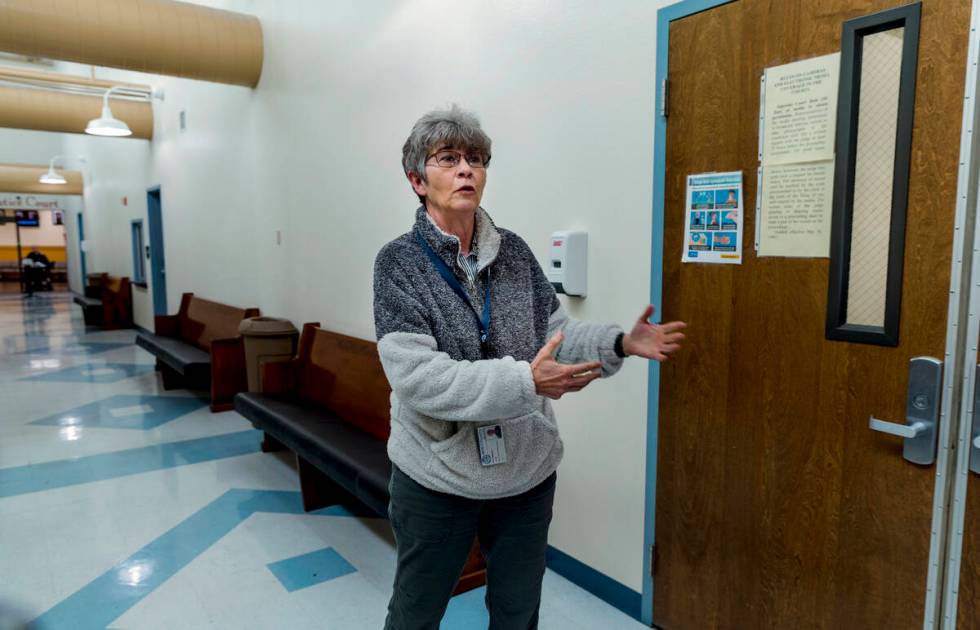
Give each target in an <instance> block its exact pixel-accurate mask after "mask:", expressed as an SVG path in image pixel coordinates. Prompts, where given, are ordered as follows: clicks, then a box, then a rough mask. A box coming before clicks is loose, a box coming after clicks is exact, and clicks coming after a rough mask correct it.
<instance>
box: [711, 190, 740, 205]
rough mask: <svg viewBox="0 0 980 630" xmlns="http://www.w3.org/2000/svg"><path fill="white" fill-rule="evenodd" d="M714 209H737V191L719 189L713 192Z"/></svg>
mask: <svg viewBox="0 0 980 630" xmlns="http://www.w3.org/2000/svg"><path fill="white" fill-rule="evenodd" d="M715 207H716V208H737V207H738V189H737V188H719V189H717V190H715Z"/></svg>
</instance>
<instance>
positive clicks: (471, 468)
mask: <svg viewBox="0 0 980 630" xmlns="http://www.w3.org/2000/svg"><path fill="white" fill-rule="evenodd" d="M416 233H417V234H419V235H421V236H422V238H424V239H425V241H426V242H427V243H428V244H429V246H430V247H431V248H432V250H433V251H434V253H435V254H436V255H437V256H439V258H441V259H442V260H443V262H445V264H446V265H447V267H448V268H449V269H450V270H452V272H453V273H454V275H455V276H456V278H457V280H458V281H459V284H460V285H461V286H462V287H463V289H464V290H465V291H466V293H467V294H468V296H469V300H470V302H471V304H472V306H473V307H474V308H475V309H476V312H477V313H482V309H483V299H484V295H485V293H484V290H485V287H486V283H487V282H489V283H490V307H491V308H490V326H489V331H490V335H489V342H488V346H487V352H486V355H485V356H484V355H483V353H482V351H481V346H480V340H479V332H478V327H477V322H476V318H475V317H474V314H473V311H472V309H471V308H470V306H469V305H467V304H465V303H464V302H463V301H462V299H460V297H459V296H458V295H457V294H456V293H454V292H453V290H452V288H451V287H450V286H449V284H448V283H447V282H446V281H445V280H444V279H443V278H442V276H440V275H439V272H438V270H437V269H436V267H435V265H434V264H433V262H432V261H431V260H430V259H429V256H428V254H427V253H426V252H425V250H424V249H423V248H422V246H421V244H420V243H419V241H418V240H417V236H416ZM475 241H476V243H477V244H478V247H477V273H476V278H475V281H473V282H471V281H470V280H469V279H468V278H467V276H466V274H465V273H464V272H463V270H462V269H460V268H459V265H458V264H457V257H458V255H459V246H460V243H459V239H458V238H457V237H455V236H453V235H450V234H446V233H444V232H442V231H441V230H440V229H439V228H438V227H436V226H435V225H434V224H433V223H432V222H431V221H430V220H429V218H428V216H427V214H426V211H425V208H424V207H420V208H419V209H418V210H417V211H416V217H415V225H414V227H413V230H412V231H411V232H408V233H406V234H403V235H402V236H400V237H398V238H396V239H395V240H393V241H391V242H390V243H388V244H387V245H385V246H384V247H383V248H382V249H381V251H380V252H379V253H378V256H377V259H376V260H375V264H374V322H375V329H376V332H377V336H378V352H379V354H380V355H381V363H382V365H383V366H384V370H385V374H386V375H387V377H388V381H389V383H390V384H391V389H392V393H391V437H390V438H389V439H388V455H389V457H390V458H391V461H392V462H393V463H394V464H395V465H396V466H398V467H399V468H400V469H401V470H402V471H403V472H405V474H407V475H408V476H409V477H411V478H412V479H414V480H415V481H417V482H418V483H420V484H422V485H423V486H425V487H426V488H429V489H431V490H436V491H438V492H445V493H449V494H454V495H459V496H464V497H468V498H472V499H490V498H498V497H505V496H511V495H515V494H520V493H522V492H524V491H526V490H529V489H530V488H533V487H534V486H535V485H537V484H539V483H541V482H542V481H543V480H544V479H546V478H547V477H548V476H549V475H550V474H551V473H552V472H553V471H554V470H555V469H556V468H557V467H558V462H559V461H560V460H561V456H562V450H563V447H562V442H561V438H560V437H559V435H558V425H557V423H556V422H555V415H554V412H553V411H552V408H551V402H550V401H549V400H548V399H547V398H545V397H543V396H539V395H538V394H537V393H536V392H535V386H534V380H533V378H532V375H531V365H530V363H531V361H532V360H534V357H535V356H536V355H537V353H538V351H539V350H540V349H541V347H542V346H544V344H545V342H546V341H547V340H548V339H549V338H550V337H551V336H552V335H554V334H555V333H556V332H558V330H562V331H564V334H565V339H564V342H563V343H562V345H561V347H560V348H559V350H558V353H557V356H556V358H557V360H558V361H560V362H562V363H579V362H584V361H596V360H598V361H601V362H602V373H603V376H611V375H612V374H614V373H615V372H616V371H617V370H618V369H619V368H620V367H621V365H622V359H621V358H619V357H617V356H616V353H615V351H614V349H613V346H614V344H615V340H616V336H617V335H618V334H619V333H620V332H622V329H620V328H619V327H618V326H615V325H599V324H589V323H585V322H578V321H574V320H571V319H569V318H568V316H567V315H566V313H565V310H564V309H563V308H562V306H561V302H559V300H558V297H557V296H556V295H555V291H554V289H553V288H552V287H551V284H550V283H549V282H548V280H547V278H546V277H545V274H544V272H543V271H542V269H541V266H540V265H538V262H537V260H536V259H535V258H534V255H533V254H532V253H531V249H530V248H529V247H528V246H527V243H525V242H524V241H523V240H522V239H521V238H520V237H519V236H517V235H516V234H514V233H513V232H510V231H508V230H504V229H500V228H497V227H496V226H494V224H493V221H492V220H491V219H490V216H489V215H488V214H487V213H486V212H485V211H484V210H483V209H482V208H479V209H478V210H477V213H476V225H475ZM491 424H499V425H501V427H502V430H503V437H504V444H505V448H506V452H507V461H506V462H505V463H502V464H496V465H493V466H483V465H482V464H481V463H480V452H479V447H478V445H477V437H476V433H475V431H476V428H477V427H480V426H484V425H491Z"/></svg>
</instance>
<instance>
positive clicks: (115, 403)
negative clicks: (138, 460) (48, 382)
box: [30, 394, 208, 430]
mask: <svg viewBox="0 0 980 630" xmlns="http://www.w3.org/2000/svg"><path fill="white" fill-rule="evenodd" d="M207 404H208V403H207V401H204V400H202V399H200V398H194V397H191V396H151V395H143V396H131V395H123V394H119V395H116V396H111V397H109V398H105V399H103V400H98V401H96V402H93V403H89V404H87V405H82V406H80V407H73V408H71V409H67V410H65V411H62V412H59V413H56V414H53V415H50V416H47V417H46V418H41V419H39V420H34V421H33V422H31V423H30V424H37V425H48V426H56V427H67V426H83V427H98V428H107V429H142V430H148V429H155V428H156V427H158V426H160V425H161V424H165V423H167V422H170V421H171V420H175V419H177V418H179V417H181V416H183V415H186V414H188V413H190V412H192V411H194V410H196V409H200V408H201V407H204V406H205V405H207Z"/></svg>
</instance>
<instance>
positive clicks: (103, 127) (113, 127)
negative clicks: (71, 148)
mask: <svg viewBox="0 0 980 630" xmlns="http://www.w3.org/2000/svg"><path fill="white" fill-rule="evenodd" d="M113 90H115V91H117V92H119V91H125V90H126V86H122V85H114V86H112V87H111V88H109V89H108V90H106V91H105V94H104V95H103V96H102V115H101V116H100V117H98V118H95V119H93V120H90V121H89V122H88V126H87V127H85V133H87V134H91V135H93V136H111V137H121V136H131V135H133V132H132V131H131V130H130V129H129V125H127V124H126V123H124V122H123V121H121V120H119V119H118V118H114V117H113V116H112V110H111V109H109V95H110V94H111V93H112V91H113Z"/></svg>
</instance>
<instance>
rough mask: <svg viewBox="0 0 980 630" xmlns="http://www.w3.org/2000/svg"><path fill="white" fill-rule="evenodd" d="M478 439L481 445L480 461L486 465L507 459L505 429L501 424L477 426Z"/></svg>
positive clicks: (500, 462) (493, 464) (499, 462)
mask: <svg viewBox="0 0 980 630" xmlns="http://www.w3.org/2000/svg"><path fill="white" fill-rule="evenodd" d="M476 441H477V444H478V445H479V446H480V463H481V464H483V465H484V466H496V465H497V464H503V463H504V462H506V461H507V449H506V447H505V446H504V431H503V427H501V426H500V425H499V424H488V425H484V426H482V427H477V428H476Z"/></svg>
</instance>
